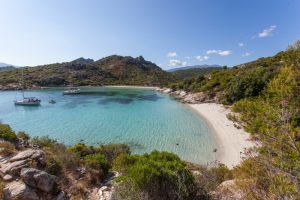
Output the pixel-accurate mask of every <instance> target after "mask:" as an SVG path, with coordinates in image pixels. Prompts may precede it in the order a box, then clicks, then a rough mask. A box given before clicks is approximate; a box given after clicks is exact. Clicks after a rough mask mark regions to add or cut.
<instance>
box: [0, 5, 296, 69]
mask: <svg viewBox="0 0 300 200" xmlns="http://www.w3.org/2000/svg"><path fill="white" fill-rule="evenodd" d="M297 39H300V1H299V0H43V1H40V0H26V1H24V0H0V62H4V63H9V64H13V65H16V66H35V65H41V64H49V63H57V62H67V61H71V60H74V59H76V58H79V57H85V58H92V59H94V60H98V59H100V58H102V57H105V56H109V55H114V54H117V55H123V56H133V57H137V56H140V55H141V56H143V57H144V58H145V59H146V60H150V61H152V62H154V63H156V64H157V65H159V66H160V67H162V68H163V69H171V68H174V67H180V66H190V65H202V64H219V65H227V66H234V65H237V64H241V63H244V62H248V61H251V60H255V59H257V58H260V57H266V56H272V55H274V54H276V53H277V52H279V51H282V50H285V49H286V47H287V46H288V44H291V43H293V42H294V41H296V40H297Z"/></svg>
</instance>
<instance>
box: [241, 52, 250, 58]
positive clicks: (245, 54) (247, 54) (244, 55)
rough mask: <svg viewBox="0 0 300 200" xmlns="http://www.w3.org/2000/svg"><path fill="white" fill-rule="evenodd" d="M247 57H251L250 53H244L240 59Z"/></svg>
mask: <svg viewBox="0 0 300 200" xmlns="http://www.w3.org/2000/svg"><path fill="white" fill-rule="evenodd" d="M247 56H251V53H249V52H246V53H244V54H242V57H247Z"/></svg>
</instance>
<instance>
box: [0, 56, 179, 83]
mask: <svg viewBox="0 0 300 200" xmlns="http://www.w3.org/2000/svg"><path fill="white" fill-rule="evenodd" d="M20 77H21V70H20V69H14V70H9V71H0V85H2V86H5V85H8V84H17V83H18V81H19V79H20ZM24 79H25V83H26V85H27V87H32V86H33V85H36V86H67V85H75V86H84V85H93V86H99V85H109V84H112V85H116V84H123V85H145V86H159V85H162V84H165V83H166V82H167V81H170V80H173V79H174V78H173V76H172V75H170V74H169V73H167V72H165V71H163V70H162V69H161V68H159V67H158V66H157V65H155V64H154V63H152V62H149V61H146V60H145V59H144V58H143V57H142V56H140V57H137V58H132V57H129V56H125V57H123V56H117V55H113V56H108V57H105V58H102V59H100V60H97V61H94V60H92V59H84V58H79V59H76V60H74V61H71V62H66V63H55V64H49V65H43V66H36V67H25V68H24Z"/></svg>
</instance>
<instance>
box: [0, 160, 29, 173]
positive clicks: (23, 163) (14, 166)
mask: <svg viewBox="0 0 300 200" xmlns="http://www.w3.org/2000/svg"><path fill="white" fill-rule="evenodd" d="M27 163H28V161H27V160H19V161H15V162H12V163H8V164H6V165H5V166H2V168H1V169H0V171H1V173H3V174H16V173H18V172H19V171H20V170H21V169H22V168H23V167H27Z"/></svg>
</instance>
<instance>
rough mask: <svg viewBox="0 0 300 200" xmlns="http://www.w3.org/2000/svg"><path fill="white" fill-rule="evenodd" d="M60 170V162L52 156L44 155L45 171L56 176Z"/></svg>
mask: <svg viewBox="0 0 300 200" xmlns="http://www.w3.org/2000/svg"><path fill="white" fill-rule="evenodd" d="M61 170H62V163H61V161H60V160H58V159H57V158H56V157H54V156H47V157H46V171H47V172H48V173H50V174H52V175H56V176H58V175H59V174H60V173H61Z"/></svg>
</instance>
